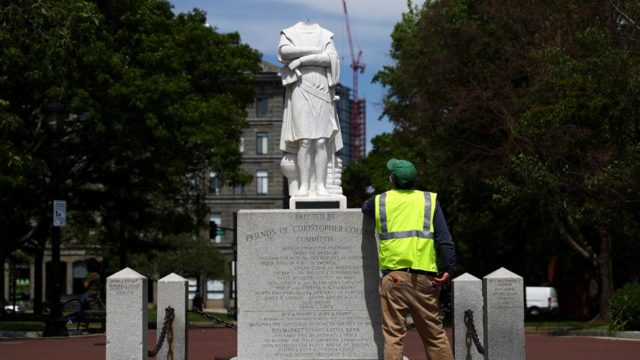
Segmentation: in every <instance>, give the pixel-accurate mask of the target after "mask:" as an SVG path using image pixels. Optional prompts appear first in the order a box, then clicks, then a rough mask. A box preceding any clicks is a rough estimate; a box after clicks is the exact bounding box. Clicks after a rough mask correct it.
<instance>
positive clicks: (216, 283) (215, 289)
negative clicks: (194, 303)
mask: <svg viewBox="0 0 640 360" xmlns="http://www.w3.org/2000/svg"><path fill="white" fill-rule="evenodd" d="M223 299H224V282H223V281H222V280H208V281H207V300H223Z"/></svg>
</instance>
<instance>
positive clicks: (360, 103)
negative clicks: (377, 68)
mask: <svg viewBox="0 0 640 360" xmlns="http://www.w3.org/2000/svg"><path fill="white" fill-rule="evenodd" d="M342 6H343V8H344V19H345V23H346V24H347V37H348V38H349V50H350V51H351V69H353V87H352V91H353V107H352V110H351V158H352V159H353V162H357V161H358V160H359V159H361V158H363V157H364V153H365V126H366V120H365V119H366V116H365V115H366V113H365V109H366V107H365V104H366V103H365V100H364V99H360V98H358V73H364V69H365V66H366V65H365V64H361V63H360V60H361V59H362V50H360V49H359V50H358V55H357V56H356V54H355V52H354V51H353V40H352V39H351V26H350V24H349V12H348V11H347V1H346V0H342Z"/></svg>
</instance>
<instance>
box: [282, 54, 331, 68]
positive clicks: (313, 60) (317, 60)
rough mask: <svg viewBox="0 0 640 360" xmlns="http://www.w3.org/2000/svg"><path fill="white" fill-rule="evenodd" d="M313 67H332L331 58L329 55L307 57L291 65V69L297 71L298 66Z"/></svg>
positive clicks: (296, 60) (294, 61)
mask: <svg viewBox="0 0 640 360" xmlns="http://www.w3.org/2000/svg"><path fill="white" fill-rule="evenodd" d="M302 65H312V66H325V67H327V66H331V58H330V57H329V55H327V54H313V55H305V56H303V57H300V58H298V59H295V60H293V61H292V62H290V63H289V65H288V66H289V68H290V69H291V70H295V69H296V68H298V66H302Z"/></svg>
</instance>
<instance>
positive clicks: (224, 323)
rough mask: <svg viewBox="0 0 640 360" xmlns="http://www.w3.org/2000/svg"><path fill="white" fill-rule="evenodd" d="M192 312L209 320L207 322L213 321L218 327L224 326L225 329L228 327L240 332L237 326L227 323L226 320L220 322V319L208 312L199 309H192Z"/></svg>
mask: <svg viewBox="0 0 640 360" xmlns="http://www.w3.org/2000/svg"><path fill="white" fill-rule="evenodd" d="M191 311H192V312H194V313H196V314H199V315H200V316H203V317H205V318H207V320H209V321H211V322H213V323H216V324H218V325H222V326H224V327H228V328H230V329H235V330H238V326H237V325H236V324H233V323H229V322H226V321H224V320H220V319H218V318H216V317H214V316H212V315H209V314H207V313H206V312H204V311H202V310H200V309H198V308H197V307H193V308H191Z"/></svg>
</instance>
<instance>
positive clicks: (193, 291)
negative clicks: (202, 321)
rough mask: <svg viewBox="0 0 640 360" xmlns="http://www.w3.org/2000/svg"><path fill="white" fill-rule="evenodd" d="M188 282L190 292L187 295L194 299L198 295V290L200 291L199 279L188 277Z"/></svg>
mask: <svg viewBox="0 0 640 360" xmlns="http://www.w3.org/2000/svg"><path fill="white" fill-rule="evenodd" d="M187 284H188V287H189V289H188V290H189V294H188V295H187V296H188V297H189V300H193V298H194V297H195V295H196V291H198V280H196V279H194V278H187Z"/></svg>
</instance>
